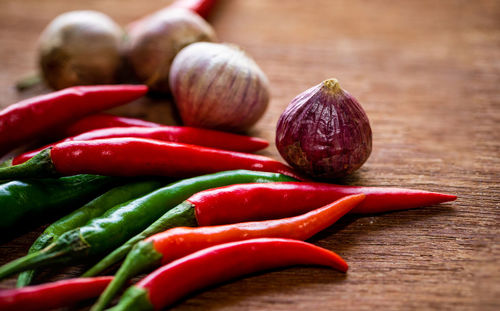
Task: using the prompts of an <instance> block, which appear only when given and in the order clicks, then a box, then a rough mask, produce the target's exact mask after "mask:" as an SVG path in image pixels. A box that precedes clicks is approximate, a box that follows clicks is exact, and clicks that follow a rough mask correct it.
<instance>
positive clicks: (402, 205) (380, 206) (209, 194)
mask: <svg viewBox="0 0 500 311" xmlns="http://www.w3.org/2000/svg"><path fill="white" fill-rule="evenodd" d="M357 193H363V194H365V195H366V198H365V200H364V201H363V202H361V203H360V204H359V205H358V206H357V207H356V208H354V209H353V210H352V211H351V212H352V213H359V214H372V213H382V212H388V211H394V210H402V209H410V208H417V207H422V206H429V205H434V204H439V203H442V202H447V201H453V200H455V199H456V196H454V195H448V194H442V193H435V192H427V191H421V190H411V189H403V188H383V187H380V188H378V187H356V186H340V185H333V184H325V183H315V182H279V183H268V184H245V185H232V186H227V187H220V188H215V189H211V190H206V191H202V192H199V193H197V194H195V195H193V196H191V197H190V198H189V199H188V200H187V201H189V202H191V203H192V204H193V205H194V206H195V210H196V219H197V221H198V224H199V225H200V226H210V225H219V224H227V223H233V222H241V221H249V220H259V219H275V218H281V217H288V216H293V215H298V214H301V213H304V212H307V211H310V210H312V209H314V208H318V207H320V206H322V205H325V204H327V203H328V202H331V201H333V200H337V199H339V198H341V197H344V196H347V195H352V194H357ZM234 206H237V207H238V208H232V207H234ZM269 206H272V208H269Z"/></svg>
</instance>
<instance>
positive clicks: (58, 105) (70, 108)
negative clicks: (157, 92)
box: [0, 85, 148, 154]
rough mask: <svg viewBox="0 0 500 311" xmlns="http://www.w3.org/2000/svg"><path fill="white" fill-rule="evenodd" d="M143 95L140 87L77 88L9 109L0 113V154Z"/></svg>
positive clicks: (143, 92) (143, 87)
mask: <svg viewBox="0 0 500 311" xmlns="http://www.w3.org/2000/svg"><path fill="white" fill-rule="evenodd" d="M147 91H148V88H147V87H146V86H144V85H99V86H77V87H71V88H67V89H64V90H61V91H57V92H53V93H50V94H46V95H40V96H36V97H32V98H29V99H26V100H23V101H21V102H19V103H17V104H13V105H10V106H9V107H7V108H5V109H4V110H2V111H0V154H3V153H5V152H7V151H9V150H10V149H12V148H15V147H17V146H18V145H19V144H20V143H23V142H26V141H29V140H31V139H34V138H37V137H39V136H41V135H44V134H46V133H47V132H49V131H50V130H52V129H54V128H57V127H58V126H61V125H63V124H66V123H67V122H69V121H70V120H74V119H78V118H81V117H83V116H86V115H89V114H93V113H96V112H99V111H101V110H105V109H109V108H112V107H115V106H118V105H121V104H124V103H126V102H129V101H131V100H133V99H136V98H139V97H141V96H143V95H144V94H146V92H147Z"/></svg>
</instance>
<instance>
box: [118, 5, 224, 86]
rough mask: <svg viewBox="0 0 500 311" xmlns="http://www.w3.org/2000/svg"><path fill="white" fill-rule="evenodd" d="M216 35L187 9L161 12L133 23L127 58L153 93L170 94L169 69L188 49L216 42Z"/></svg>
mask: <svg viewBox="0 0 500 311" xmlns="http://www.w3.org/2000/svg"><path fill="white" fill-rule="evenodd" d="M215 40H216V36H215V32H214V30H213V29H212V26H210V25H209V24H208V23H207V22H206V21H205V20H204V19H203V18H201V17H200V16H198V15H197V14H195V13H193V12H191V11H188V10H186V9H180V8H175V9H174V8H172V9H169V10H162V11H159V12H158V13H157V14H154V15H152V16H150V17H148V18H146V19H144V20H141V21H139V22H138V23H136V24H134V26H133V28H132V29H130V31H129V34H128V40H127V45H126V55H127V59H128V61H129V63H130V65H131V67H132V69H133V71H134V72H135V74H136V76H137V77H138V78H139V80H141V81H142V82H144V83H145V84H147V85H148V86H149V87H150V88H151V89H152V90H155V91H159V92H163V93H169V92H170V90H169V84H168V76H169V72H170V66H171V64H172V61H173V59H174V57H175V55H177V53H178V52H179V51H180V50H181V49H182V48H184V47H185V46H187V45H189V44H191V43H194V42H199V41H215Z"/></svg>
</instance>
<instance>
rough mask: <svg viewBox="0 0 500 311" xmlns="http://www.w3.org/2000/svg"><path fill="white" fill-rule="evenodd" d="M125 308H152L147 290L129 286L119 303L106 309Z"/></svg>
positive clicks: (125, 309) (115, 310) (116, 310)
mask: <svg viewBox="0 0 500 311" xmlns="http://www.w3.org/2000/svg"><path fill="white" fill-rule="evenodd" d="M127 310H154V307H153V305H152V304H151V302H149V299H148V293H147V291H146V290H144V289H142V288H139V287H137V286H130V287H129V289H127V290H126V291H125V293H124V294H123V296H122V298H121V299H120V303H119V304H118V305H116V306H115V307H113V308H111V309H108V311H127Z"/></svg>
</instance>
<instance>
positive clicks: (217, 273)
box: [110, 238, 348, 311]
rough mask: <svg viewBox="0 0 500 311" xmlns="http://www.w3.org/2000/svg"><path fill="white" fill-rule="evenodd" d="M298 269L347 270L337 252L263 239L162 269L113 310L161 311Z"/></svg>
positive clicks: (223, 247) (227, 246) (199, 253)
mask: <svg viewBox="0 0 500 311" xmlns="http://www.w3.org/2000/svg"><path fill="white" fill-rule="evenodd" d="M295 265H321V266H326V267H331V268H333V269H337V270H339V271H341V272H346V271H347V269H348V266H347V264H346V263H345V261H344V260H343V259H342V258H341V257H340V256H339V255H337V254H335V253H334V252H332V251H329V250H326V249H324V248H321V247H318V246H315V245H312V244H309V243H306V242H302V241H297V240H290V239H276V238H260V239H252V240H246V241H238V242H231V243H225V244H219V245H216V246H212V247H209V248H205V249H203V250H200V251H197V252H195V253H193V254H191V255H188V256H186V257H183V258H180V259H177V260H176V261H174V262H172V263H170V264H168V265H166V266H163V267H161V268H158V269H157V270H155V271H154V272H153V273H151V274H150V275H148V276H147V277H145V278H144V279H142V280H141V281H139V282H138V283H136V284H135V285H133V286H132V287H130V288H129V289H128V290H127V291H126V292H125V293H124V294H123V297H122V298H121V300H120V302H119V303H118V305H117V306H116V307H114V308H111V309H110V310H113V311H122V310H137V311H139V310H162V309H163V308H165V307H166V306H169V305H171V304H173V303H174V302H176V301H177V300H179V299H181V298H183V297H185V296H186V295H187V294H189V293H192V292H194V291H197V290H200V289H203V288H205V287H207V286H209V285H213V284H218V283H222V282H226V281H229V280H232V279H234V278H236V277H239V276H243V275H247V274H250V273H255V272H258V271H263V270H270V269H275V268H278V267H289V266H295Z"/></svg>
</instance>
